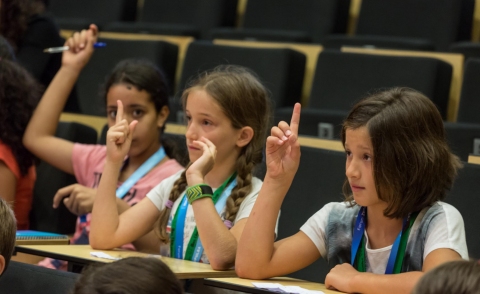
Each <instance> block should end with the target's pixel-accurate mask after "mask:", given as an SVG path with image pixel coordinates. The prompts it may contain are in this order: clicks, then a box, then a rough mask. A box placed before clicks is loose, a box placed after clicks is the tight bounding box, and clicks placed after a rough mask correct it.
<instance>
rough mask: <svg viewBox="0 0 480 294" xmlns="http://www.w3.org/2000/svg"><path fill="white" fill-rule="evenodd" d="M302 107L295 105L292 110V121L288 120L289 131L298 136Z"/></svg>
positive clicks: (298, 104)
mask: <svg viewBox="0 0 480 294" xmlns="http://www.w3.org/2000/svg"><path fill="white" fill-rule="evenodd" d="M301 109H302V106H301V105H300V103H295V107H294V108H293V113H292V119H291V120H290V130H291V132H292V133H293V134H295V135H297V136H298V126H299V125H300V110H301Z"/></svg>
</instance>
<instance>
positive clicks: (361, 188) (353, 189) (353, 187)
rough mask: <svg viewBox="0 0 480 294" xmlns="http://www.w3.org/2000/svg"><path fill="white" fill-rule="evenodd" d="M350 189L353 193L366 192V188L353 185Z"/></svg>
mask: <svg viewBox="0 0 480 294" xmlns="http://www.w3.org/2000/svg"><path fill="white" fill-rule="evenodd" d="M350 188H351V189H352V192H360V191H363V190H365V187H361V186H355V185H351V184H350Z"/></svg>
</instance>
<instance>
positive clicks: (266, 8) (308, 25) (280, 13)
mask: <svg viewBox="0 0 480 294" xmlns="http://www.w3.org/2000/svg"><path fill="white" fill-rule="evenodd" d="M343 2H345V1H343ZM348 2H350V1H348ZM341 4H342V3H341V1H338V0H297V1H291V0H255V1H248V2H247V7H246V9H245V14H244V19H243V27H244V28H252V29H270V30H292V31H303V32H307V33H308V35H309V36H310V37H311V39H312V40H313V41H314V42H317V43H319V42H321V41H322V40H323V37H324V36H325V35H327V34H331V33H334V32H337V31H340V29H338V28H337V26H340V24H339V23H338V22H337V18H339V17H340V18H342V19H344V18H343V17H341V16H340V15H339V12H340V8H341V6H340V5H341ZM348 4H349V3H348ZM344 21H346V19H344Z"/></svg>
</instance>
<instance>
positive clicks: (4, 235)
mask: <svg viewBox="0 0 480 294" xmlns="http://www.w3.org/2000/svg"><path fill="white" fill-rule="evenodd" d="M0 196H1V195H0ZM16 232H17V221H16V219H15V215H14V214H13V211H12V209H11V208H10V206H9V205H8V203H7V202H5V200H3V199H2V198H1V197H0V255H1V256H3V259H4V260H5V263H4V267H3V268H2V267H0V275H1V274H2V273H3V272H4V271H5V269H6V268H7V267H8V263H9V262H10V258H11V257H12V254H13V249H14V248H15V238H16ZM2 269H3V270H2Z"/></svg>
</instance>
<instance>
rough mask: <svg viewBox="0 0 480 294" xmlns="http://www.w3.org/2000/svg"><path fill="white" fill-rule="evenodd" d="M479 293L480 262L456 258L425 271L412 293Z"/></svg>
mask: <svg viewBox="0 0 480 294" xmlns="http://www.w3.org/2000/svg"><path fill="white" fill-rule="evenodd" d="M437 293H452V294H453V293H454V294H480V263H479V262H477V261H474V260H471V261H467V260H457V261H451V262H447V263H444V264H442V265H440V266H438V267H436V268H434V269H433V270H431V271H429V272H427V273H426V274H425V275H423V277H422V278H421V279H420V281H419V282H418V283H417V285H416V286H415V289H414V290H413V292H412V294H437Z"/></svg>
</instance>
